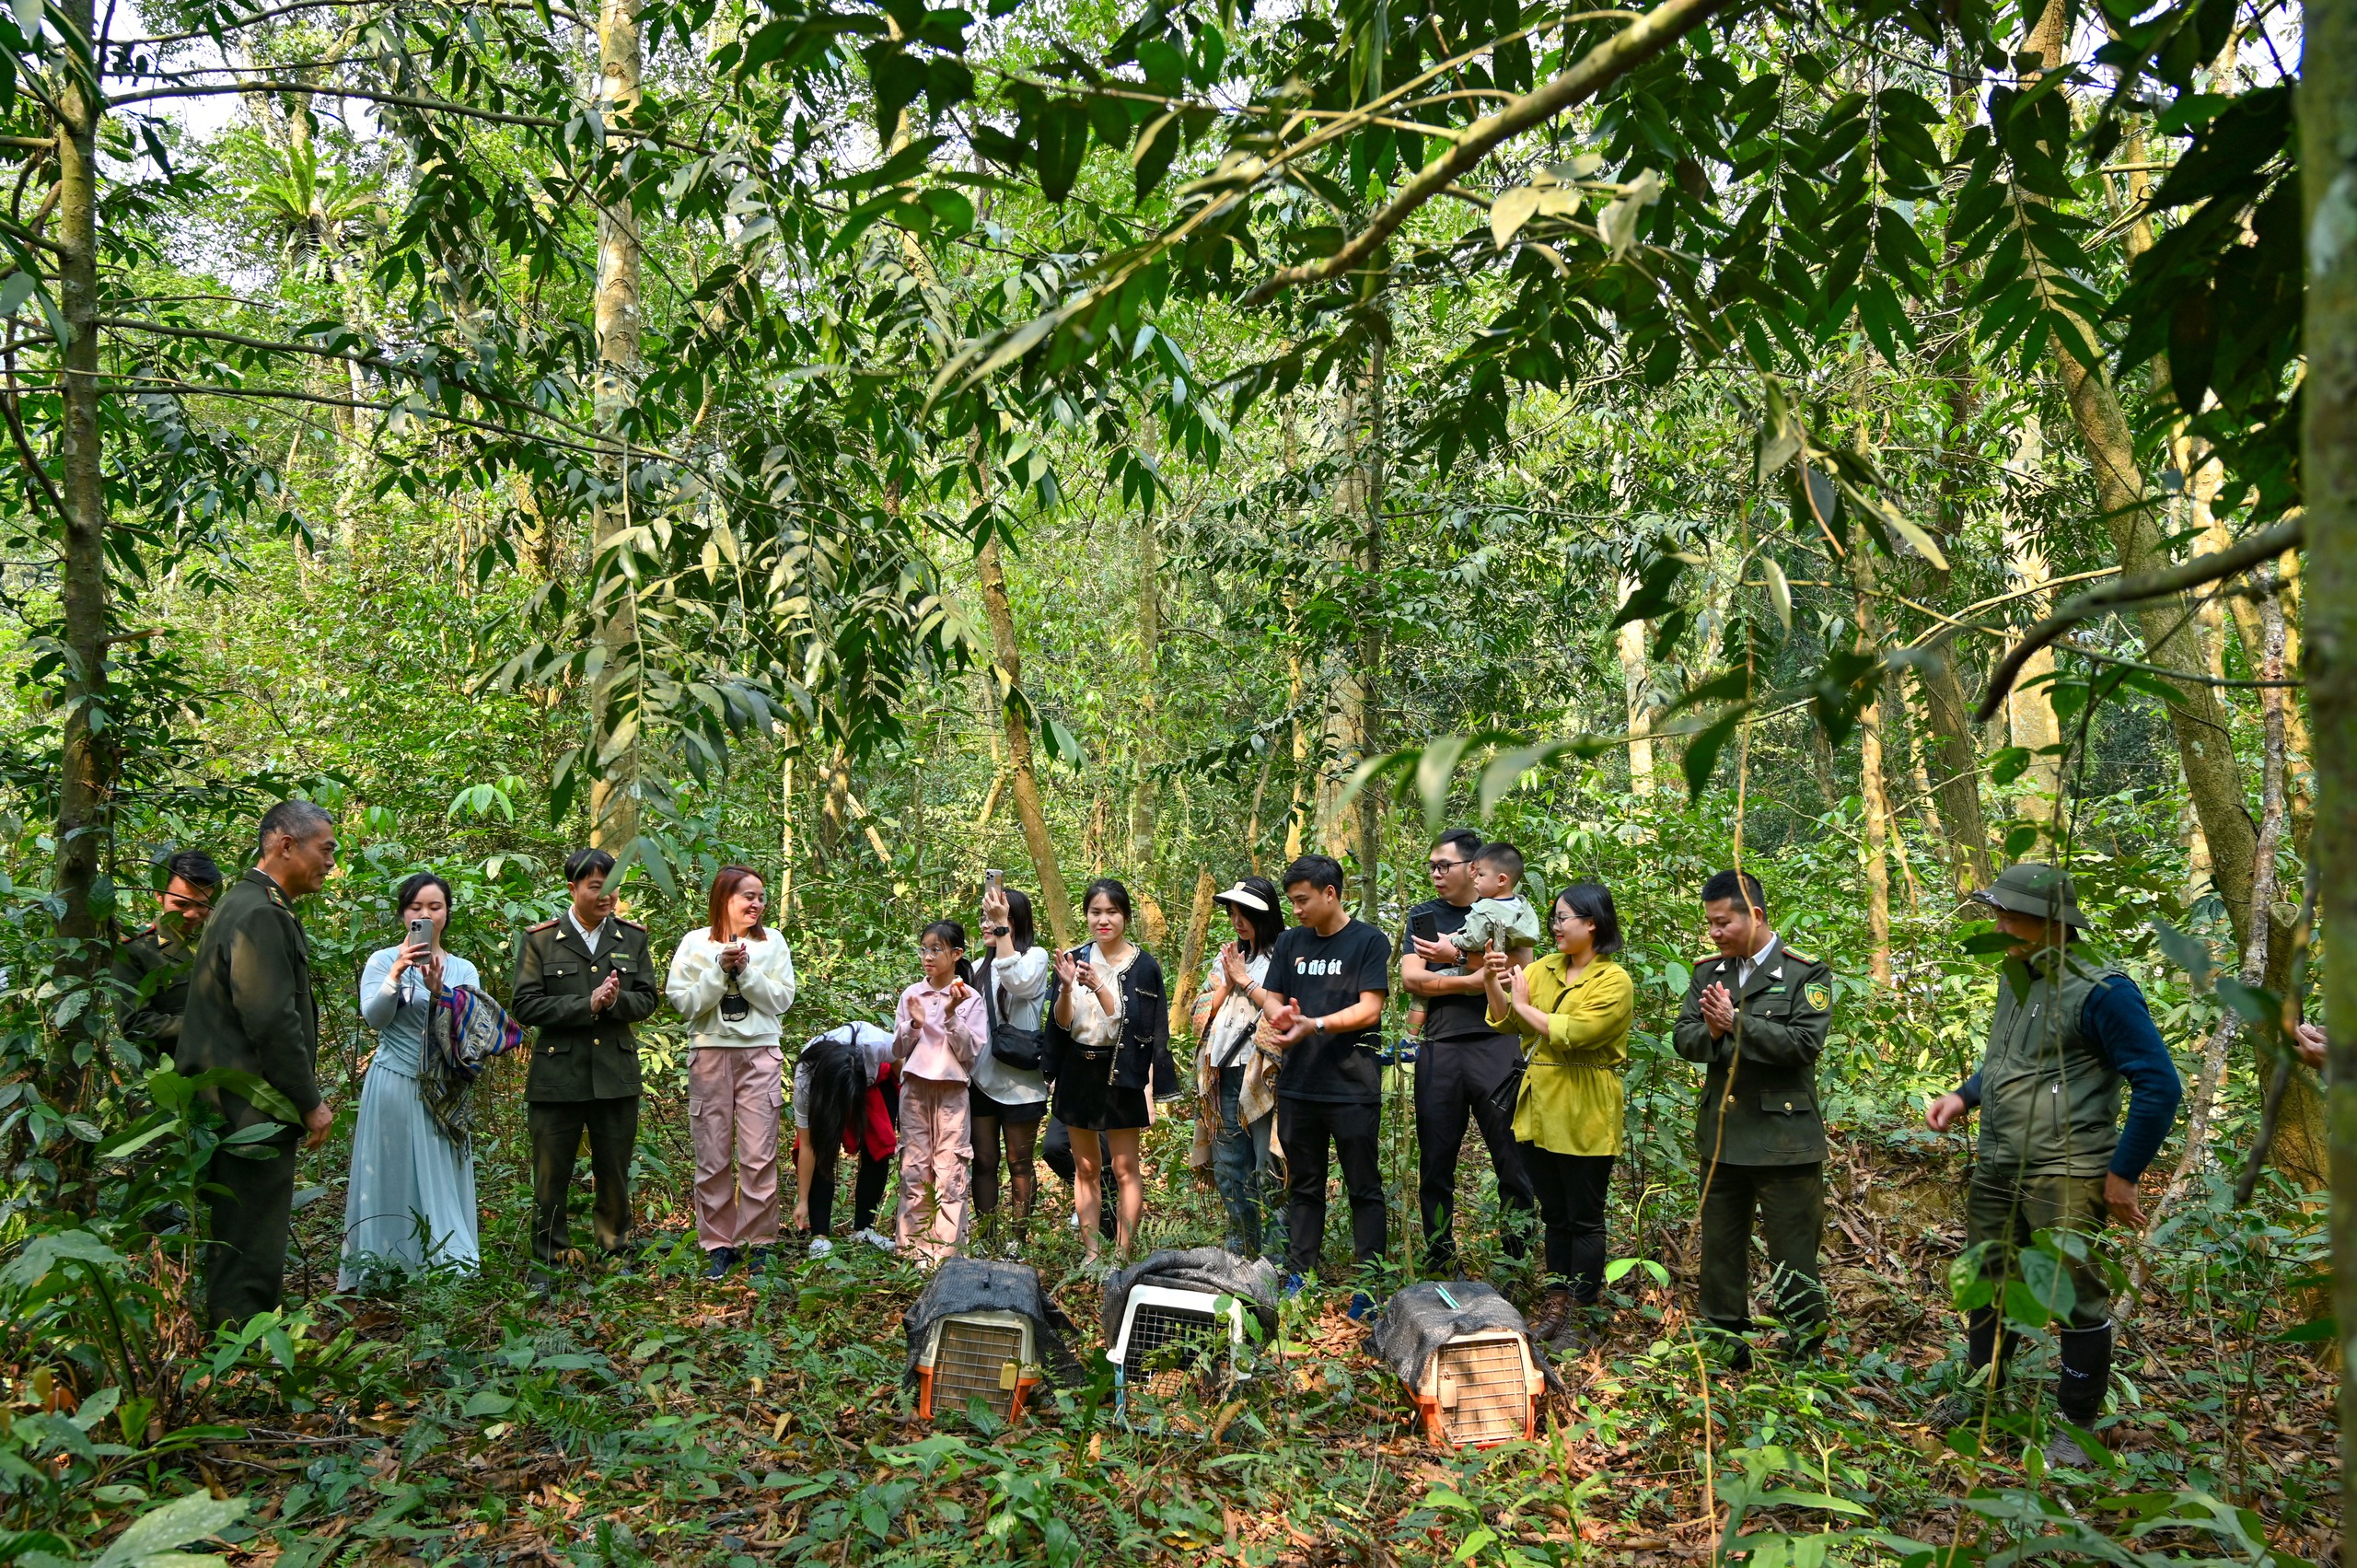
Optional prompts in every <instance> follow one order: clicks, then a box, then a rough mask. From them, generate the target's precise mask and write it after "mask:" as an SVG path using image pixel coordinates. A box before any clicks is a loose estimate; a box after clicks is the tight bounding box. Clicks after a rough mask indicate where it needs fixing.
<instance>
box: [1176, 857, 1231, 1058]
mask: <svg viewBox="0 0 2357 1568" xmlns="http://www.w3.org/2000/svg"><path fill="white" fill-rule="evenodd" d="M1218 891H1219V883H1218V881H1217V879H1215V878H1214V877H1213V876H1212V868H1211V867H1210V866H1208V865H1206V866H1204V867H1203V868H1202V870H1200V871H1198V872H1197V873H1195V900H1194V903H1193V906H1192V907H1191V908H1190V909H1189V910H1188V911H1187V945H1186V947H1183V948H1182V949H1180V951H1179V982H1178V983H1177V984H1176V985H1173V986H1172V987H1171V988H1170V1038H1171V1039H1172V1040H1180V1039H1184V1038H1185V1036H1186V1033H1187V1025H1188V1023H1189V1021H1190V1020H1191V1019H1192V1018H1193V1016H1194V1013H1195V992H1196V990H1197V988H1198V987H1200V986H1201V985H1202V980H1203V949H1204V948H1205V947H1208V946H1209V945H1210V943H1211V930H1212V911H1213V908H1214V907H1215V906H1214V905H1213V902H1212V898H1213V894H1215V893H1217V892H1218Z"/></svg>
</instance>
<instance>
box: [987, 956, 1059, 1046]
mask: <svg viewBox="0 0 2357 1568" xmlns="http://www.w3.org/2000/svg"><path fill="white" fill-rule="evenodd" d="M993 961H994V960H993V959H990V958H984V959H983V960H982V974H981V981H982V985H983V987H984V991H983V994H984V995H986V996H991V1000H993V1001H994V1002H996V1003H997V1004H998V1005H997V1006H995V1007H993V1008H992V1009H991V1055H992V1056H993V1058H994V1059H995V1060H996V1061H997V1062H998V1063H1000V1064H1001V1065H1002V1066H1005V1067H1009V1068H1012V1069H1014V1070H1015V1071H1016V1072H1017V1073H1036V1072H1038V1071H1039V1063H1040V1061H1041V1060H1042V1058H1043V1057H1044V1055H1045V1054H1046V1051H1047V1038H1046V1036H1045V1035H1044V1034H1043V1033H1042V1031H1040V1030H1039V1029H1027V1028H1018V1027H1016V1025H1014V1024H1011V1023H1009V1022H1007V1016H1006V988H1005V987H1004V986H1002V985H1000V984H999V983H998V977H997V976H996V975H994V974H993V973H992V972H991V965H992V963H993ZM993 992H995V993H996V994H995V995H991V993H993Z"/></svg>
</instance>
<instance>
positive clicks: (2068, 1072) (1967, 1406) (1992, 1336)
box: [1924, 861, 2185, 1465]
mask: <svg viewBox="0 0 2357 1568" xmlns="http://www.w3.org/2000/svg"><path fill="white" fill-rule="evenodd" d="M1973 898H1974V900H1976V901H1978V902H1980V903H1981V904H1984V905H1986V906H1987V907H1988V908H1989V910H1990V912H1991V914H1992V915H1993V916H1994V917H1995V919H1996V923H1997V929H1998V930H1999V931H2001V932H2003V934H2004V935H2006V936H2007V937H2009V938H2011V939H2012V946H2011V947H2009V948H2008V949H2007V950H2006V954H2005V963H2004V970H2003V978H2002V980H2001V981H2000V982H1999V984H1998V987H1997V1011H1996V1014H1995V1015H1994V1016H1992V1017H1991V1019H1990V1020H1989V1050H1988V1054H1987V1055H1986V1056H1984V1057H1983V1058H1982V1059H1981V1063H1980V1071H1979V1072H1977V1073H1975V1074H1972V1076H1971V1077H1969V1078H1967V1079H1966V1080H1965V1081H1964V1083H1963V1084H1962V1085H1960V1086H1958V1087H1957V1088H1956V1090H1955V1091H1954V1092H1952V1093H1949V1094H1945V1095H1942V1096H1941V1097H1940V1098H1937V1099H1935V1100H1933V1102H1932V1104H1931V1108H1930V1109H1929V1110H1928V1111H1927V1112H1926V1113H1925V1115H1924V1121H1926V1122H1927V1123H1929V1125H1930V1126H1931V1128H1932V1130H1933V1132H1946V1131H1947V1130H1948V1129H1949V1128H1951V1127H1954V1126H1955V1125H1956V1124H1957V1123H1958V1122H1959V1121H1963V1120H1964V1118H1965V1117H1967V1116H1968V1115H1970V1114H1971V1113H1972V1111H1973V1110H1974V1109H1976V1108H1978V1109H1979V1110H1980V1148H1979V1151H1978V1155H1977V1157H1976V1159H1975V1162H1974V1165H1973V1171H1972V1186H1971V1190H1970V1193H1969V1196H1968V1202H1967V1205H1966V1209H1965V1240H1966V1243H1967V1245H1968V1247H1972V1248H1983V1249H1985V1250H1984V1251H1983V1252H1982V1256H1981V1268H1982V1271H1983V1272H1984V1273H1985V1274H1986V1275H1988V1276H1989V1277H1991V1278H1992V1279H1995V1280H1997V1281H1999V1282H2000V1283H1999V1289H2000V1290H2002V1289H2003V1283H2002V1282H2003V1278H2004V1276H2005V1275H2007V1274H2008V1273H2009V1272H2012V1271H2013V1269H2014V1259H2015V1258H2016V1257H2017V1256H2018V1255H2019V1253H2020V1251H2021V1249H2024V1248H2026V1247H2028V1246H2029V1245H2030V1244H2031V1242H2032V1241H2033V1239H2034V1238H2035V1237H2036V1236H2037V1234H2038V1232H2039V1231H2041V1230H2044V1231H2049V1232H2051V1231H2068V1232H2075V1233H2077V1234H2078V1235H2080V1236H2082V1237H2093V1236H2094V1235H2095V1234H2096V1232H2097V1231H2100V1230H2101V1229H2102V1228H2103V1226H2104V1222H2105V1221H2106V1219H2107V1218H2108V1219H2116V1220H2118V1221H2119V1222H2120V1223H2121V1224H2122V1225H2133V1226H2135V1227H2136V1228H2137V1229H2139V1230H2142V1228H2143V1226H2144V1206H2143V1204H2142V1202H2141V1201H2140V1200H2139V1198H2138V1196H2137V1191H2136V1183H2137V1179H2138V1178H2140V1177H2142V1175H2143V1174H2144V1167H2146V1166H2148V1165H2150V1164H2152V1162H2153V1156H2154V1154H2155V1153H2157V1152H2158V1151H2159V1149H2160V1146H2161V1141H2162V1140H2163V1139H2165V1138H2166V1137H2167V1136H2168V1132H2169V1128H2170V1127H2171V1126H2172V1125H2174V1124H2175V1122H2176V1121H2177V1104H2178V1101H2179V1100H2180V1099H2182V1098H2184V1092H2185V1091H2184V1084H2183V1083H2182V1081H2181V1080H2180V1079H2179V1078H2178V1076H2177V1063H2175V1062H2173V1061H2171V1060H2170V1059H2169V1052H2168V1047H2167V1046H2166V1045H2165V1044H2163V1043H2162V1040H2161V1033H2160V1030H2158V1029H2157V1028H2154V1027H2153V1015H2152V1013H2151V1011H2150V1010H2149V1009H2147V1008H2146V1007H2145V1005H2144V995H2143V993H2142V992H2140V991H2138V990H2137V989H2136V982H2135V981H2132V980H2131V979H2129V978H2128V977H2127V976H2126V975H2125V974H2123V973H2121V972H2120V971H2119V970H2118V969H2117V968H2115V967H2114V966H2112V965H2111V964H2109V963H2107V962H2106V961H2105V960H2104V959H2102V958H2097V957H2091V956H2089V955H2087V954H2085V953H2083V952H2079V951H2076V950H2074V949H2073V937H2074V935H2079V934H2083V933H2084V932H2085V931H2086V929H2087V923H2086V918H2085V917H2084V915H2082V914H2080V912H2079V902H2078V899H2077V897H2076V896H2075V895H2074V894H2073V891H2072V888H2071V882H2070V878H2069V877H2064V876H2063V875H2062V874H2061V872H2059V871H2057V870H2056V869H2055V868H2054V867H2053V866H2051V865H2039V864H2038V863H2037V862H2035V861H2024V862H2023V863H2022V864H2021V865H2014V866H2009V867H2007V868H2006V869H2005V871H2004V872H2003V873H2002V874H2001V875H2000V876H1999V877H1997V879H1996V881H1995V882H1994V883H1993V884H1992V885H1991V886H1990V887H1989V888H1988V889H1985V890H1983V891H1981V892H1979V893H1975V894H1974V895H1973ZM2123 1086H2125V1087H2128V1088H2129V1089H2130V1090H2131V1095H2132V1098H2131V1100H2130V1102H2129V1109H2128V1120H2127V1125H2126V1127H2125V1128H2124V1129H2123V1128H2122V1127H2121V1125H2120V1115H2119V1098H2120V1090H2121V1088H2122V1087H2123ZM2062 1258H2063V1263H2064V1268H2065V1270H2066V1272H2068V1273H2069V1275H2070V1279H2071V1284H2072V1295H2073V1300H2072V1304H2071V1309H2070V1312H2069V1313H2068V1315H2067V1320H2068V1327H2066V1328H2064V1329H2062V1330H2061V1333H2060V1335H2059V1336H2058V1338H2059V1340H2060V1349H2061V1387H2060V1388H2058V1389H2057V1390H2056V1396H2055V1403H2056V1405H2057V1407H2058V1408H2059V1409H2060V1410H2061V1415H2062V1419H2063V1420H2064V1421H2065V1422H2067V1423H2070V1424H2071V1425H2072V1426H2073V1427H2076V1428H2078V1429H2079V1435H2078V1436H2076V1437H2074V1436H2073V1434H2070V1433H2068V1432H2058V1433H2056V1434H2053V1435H2052V1437H2051V1438H2050V1439H2049V1442H2048V1443H2047V1446H2046V1458H2047V1460H2048V1462H2049V1464H2053V1465H2066V1464H2078V1463H2080V1462H2082V1461H2083V1459H2084V1458H2085V1457H2086V1456H2087V1455H2088V1454H2090V1453H2092V1452H2094V1451H2095V1450H2096V1449H2099V1448H2100V1446H2101V1441H2100V1439H2098V1438H2096V1436H2095V1435H2094V1434H2093V1432H2092V1428H2093V1427H2094V1426H2095V1423H2096V1418H2097V1417H2099V1416H2100V1415H2101V1414H2102V1413H2103V1400H2104V1393H2105V1391H2106V1390H2107V1388H2109V1386H2110V1383H2111V1287H2110V1283H2109V1282H2108V1281H2107V1279H2106V1277H2105V1274H2104V1271H2103V1269H2102V1267H2101V1266H2100V1265H2099V1264H2091V1263H2089V1262H2087V1261H2084V1260H2082V1259H2080V1258H2078V1257H2074V1256H2073V1255H2072V1250H2071V1249H2064V1250H2063V1252H2062ZM2012 1340H2013V1336H2012V1335H2010V1334H2007V1333H2005V1332H2004V1331H2003V1322H2002V1321H2001V1314H2000V1312H1999V1309H1998V1308H1997V1307H1994V1306H1984V1307H1975V1308H1974V1309H1973V1311H1972V1313H1971V1316H1970V1317H1969V1318H1968V1324H1967V1354H1968V1357H1969V1359H1970V1361H1971V1364H1972V1365H1973V1367H1974V1368H1975V1369H1976V1370H1977V1369H1978V1368H1980V1367H1984V1366H1989V1365H1991V1363H1992V1362H1993V1363H1995V1364H1996V1365H1995V1366H1994V1367H1993V1369H1992V1370H1991V1375H1990V1376H1991V1383H1992V1385H1993V1384H1994V1383H1995V1382H1996V1381H1998V1380H2001V1379H2002V1378H2003V1376H2004V1375H2005V1363H2006V1362H2007V1361H2008V1360H2009V1359H2010V1357H2011V1352H2012V1349H2013V1345H2012ZM1941 1413H1942V1414H1943V1415H1947V1416H1954V1417H1955V1418H1956V1421H1962V1420H1964V1419H1966V1418H1968V1416H1969V1414H1970V1413H1971V1402H1968V1401H1965V1400H1957V1401H1954V1402H1952V1403H1951V1404H1950V1405H1949V1406H1947V1407H1946V1408H1945V1409H1944V1410H1943V1411H1942V1412H1941ZM1949 1424H1954V1422H1950V1423H1949Z"/></svg>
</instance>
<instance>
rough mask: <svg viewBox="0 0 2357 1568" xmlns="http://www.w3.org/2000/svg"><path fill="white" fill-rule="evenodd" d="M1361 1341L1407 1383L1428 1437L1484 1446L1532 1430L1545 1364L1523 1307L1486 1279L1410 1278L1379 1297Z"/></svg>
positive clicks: (1446, 1442) (1447, 1443) (1523, 1435)
mask: <svg viewBox="0 0 2357 1568" xmlns="http://www.w3.org/2000/svg"><path fill="white" fill-rule="evenodd" d="M1368 1345H1369V1346H1370V1348H1372V1349H1373V1350H1374V1352H1375V1353H1376V1355H1377V1356H1379V1357H1381V1358H1382V1360H1383V1361H1384V1363H1385V1364H1386V1365H1388V1366H1389V1367H1390V1368H1391V1370H1392V1371H1393V1373H1395V1374H1396V1375H1397V1376H1399V1381H1400V1383H1401V1384H1403V1385H1404V1386H1405V1387H1406V1388H1407V1389H1408V1393H1409V1397H1410V1398H1411V1400H1414V1401H1415V1406H1416V1413H1417V1414H1418V1415H1419V1416H1421V1417H1422V1419H1423V1423H1424V1431H1425V1433H1426V1434H1427V1435H1429V1436H1430V1437H1431V1438H1432V1440H1433V1441H1434V1442H1435V1443H1438V1444H1440V1445H1442V1446H1445V1447H1451V1448H1487V1447H1491V1446H1494V1445H1496V1444H1499V1443H1510V1442H1512V1441H1514V1440H1515V1439H1516V1438H1527V1437H1532V1436H1535V1435H1537V1432H1538V1396H1539V1394H1540V1393H1542V1392H1543V1391H1544V1390H1545V1388H1546V1387H1547V1377H1548V1369H1547V1363H1546V1360H1545V1357H1544V1354H1543V1353H1542V1352H1540V1351H1539V1350H1538V1347H1537V1346H1536V1345H1535V1344H1533V1343H1532V1342H1531V1338H1530V1329H1529V1325H1528V1324H1527V1323H1525V1322H1524V1321H1523V1317H1522V1314H1521V1313H1519V1312H1517V1311H1515V1308H1514V1304H1513V1303H1511V1302H1509V1301H1508V1300H1506V1298H1505V1297H1504V1296H1502V1295H1499V1294H1498V1293H1497V1292H1496V1291H1495V1290H1493V1289H1492V1288H1491V1287H1490V1286H1488V1285H1486V1284H1483V1283H1480V1282H1479V1281H1475V1280H1449V1281H1446V1282H1442V1281H1427V1282H1425V1283H1421V1284H1412V1285H1410V1286H1408V1287H1407V1288H1406V1289H1404V1290H1401V1291H1399V1293H1397V1294H1396V1295H1393V1296H1392V1297H1391V1299H1390V1300H1388V1301H1387V1302H1385V1303H1384V1304H1383V1315H1382V1317H1380V1318H1377V1319H1376V1325H1375V1332H1374V1334H1373V1335H1371V1336H1370V1337H1369V1339H1368Z"/></svg>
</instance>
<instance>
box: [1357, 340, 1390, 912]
mask: <svg viewBox="0 0 2357 1568" xmlns="http://www.w3.org/2000/svg"><path fill="white" fill-rule="evenodd" d="M1389 349H1390V343H1389V341H1388V338H1387V336H1382V335H1378V336H1377V337H1376V340H1375V347H1374V350H1373V351H1372V352H1371V353H1370V354H1368V355H1367V366H1366V463H1365V468H1366V521H1365V529H1364V534H1363V535H1362V538H1361V543H1360V551H1359V570H1360V573H1361V583H1362V587H1361V590H1360V600H1359V647H1358V663H1359V668H1358V680H1357V682H1356V688H1355V690H1356V695H1357V698H1358V704H1359V714H1358V726H1357V727H1358V732H1359V759H1360V761H1365V760H1366V759H1367V758H1369V757H1372V756H1375V755H1376V753H1377V752H1379V751H1381V750H1382V749H1383V688H1382V679H1383V653H1384V648H1383V606H1382V602H1381V600H1382V593H1383V587H1382V585H1383V512H1384V507H1385V505H1386V502H1385V495H1384V492H1385V481H1386V477H1387V476H1386V473H1385V462H1384V458H1385V451H1384V442H1385V439H1386V437H1385V433H1384V406H1385V405H1384V392H1385V388H1384V384H1383V378H1384V370H1385V365H1386V362H1387V356H1388V354H1389ZM1358 807H1359V812H1358V815H1359V824H1358V826H1359V833H1358V841H1359V842H1358V855H1359V876H1360V878H1361V881H1360V886H1359V918H1360V919H1362V920H1367V921H1375V920H1376V919H1377V916H1378V914H1379V913H1380V910H1379V908H1378V898H1379V894H1380V892H1381V889H1382V884H1383V794H1382V792H1381V791H1380V790H1376V789H1363V790H1361V791H1359V798H1358Z"/></svg>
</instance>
